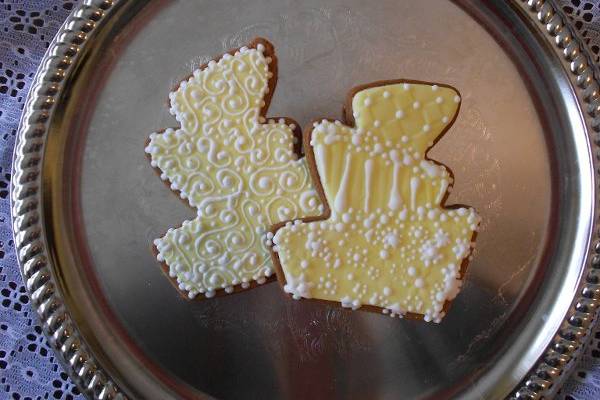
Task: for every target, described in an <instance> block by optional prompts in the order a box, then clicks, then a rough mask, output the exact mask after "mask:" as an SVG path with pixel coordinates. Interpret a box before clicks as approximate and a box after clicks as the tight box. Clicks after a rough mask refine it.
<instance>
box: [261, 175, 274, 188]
mask: <svg viewBox="0 0 600 400" xmlns="http://www.w3.org/2000/svg"><path fill="white" fill-rule="evenodd" d="M270 184H271V179H270V178H267V177H266V176H263V177H262V178H260V179H259V180H258V186H259V187H260V188H261V189H267V188H268V187H269V185H270Z"/></svg>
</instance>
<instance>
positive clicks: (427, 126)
mask: <svg viewBox="0 0 600 400" xmlns="http://www.w3.org/2000/svg"><path fill="white" fill-rule="evenodd" d="M430 130H431V127H430V126H429V124H425V125H423V132H425V133H427V132H429V131H430Z"/></svg>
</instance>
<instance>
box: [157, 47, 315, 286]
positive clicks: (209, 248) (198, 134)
mask: <svg viewBox="0 0 600 400" xmlns="http://www.w3.org/2000/svg"><path fill="white" fill-rule="evenodd" d="M276 74H277V60H276V58H275V55H274V51H273V46H272V45H271V44H270V43H269V42H268V41H266V40H264V39H257V40H255V41H253V42H252V43H251V44H250V45H248V46H247V47H242V48H240V49H238V50H235V51H233V52H231V53H228V54H225V55H223V56H222V57H220V58H219V59H217V60H214V61H211V62H209V63H208V64H207V65H205V66H203V67H201V68H200V69H198V70H196V71H195V72H194V73H193V75H192V76H191V77H190V78H189V79H188V80H186V81H183V82H181V84H180V86H179V87H178V88H177V89H176V90H175V91H174V92H172V93H171V94H170V95H169V99H170V104H171V110H170V111H171V113H172V114H173V115H174V116H175V118H176V119H177V121H178V122H179V123H180V125H181V126H180V127H179V128H177V129H167V130H165V131H164V132H161V133H153V134H151V135H150V141H149V143H148V145H147V147H146V152H147V153H148V155H149V157H150V159H151V164H152V166H153V167H155V168H157V169H158V170H160V172H161V174H160V176H161V178H162V179H163V180H165V181H168V182H169V184H170V187H171V189H172V190H174V191H177V192H178V193H179V195H180V197H181V198H182V199H184V200H185V201H187V202H188V203H189V205H190V206H192V207H193V208H195V209H196V210H197V217H196V218H194V219H192V220H189V221H185V222H183V224H182V225H181V226H179V227H177V228H172V229H169V230H168V232H167V233H166V234H165V235H164V236H163V237H162V238H160V239H156V240H155V241H154V245H155V249H156V252H157V259H158V260H159V261H161V262H163V264H164V268H165V270H166V272H167V273H168V275H169V276H170V277H171V278H173V279H174V280H175V282H176V284H177V286H178V288H179V289H180V290H181V291H182V292H183V293H185V294H186V295H187V296H188V297H189V298H193V297H195V296H196V295H198V294H202V295H204V296H206V297H212V296H214V295H215V294H216V293H217V291H219V290H221V291H222V292H224V293H231V292H233V291H234V290H236V289H244V288H248V287H251V286H253V285H255V284H256V283H264V282H265V281H266V280H268V279H269V278H270V277H272V276H273V274H274V268H273V264H272V261H271V257H270V255H269V248H268V246H269V245H270V244H271V242H270V238H271V237H272V236H271V233H270V232H268V228H269V227H270V226H272V225H273V224H276V223H278V222H280V221H286V220H290V219H295V218H299V217H306V216H311V215H318V214H321V213H322V212H323V208H322V205H321V202H320V198H319V196H318V195H317V193H316V191H315V190H314V189H313V186H312V183H311V179H310V176H309V171H308V168H307V165H306V163H305V160H304V159H298V151H297V150H298V149H299V143H298V138H299V135H300V132H299V129H298V128H297V126H296V124H295V123H293V121H291V120H288V119H285V118H280V119H273V120H266V119H265V114H266V112H267V109H268V106H269V102H270V100H271V96H272V94H273V91H274V89H275V83H276ZM174 223H177V221H174Z"/></svg>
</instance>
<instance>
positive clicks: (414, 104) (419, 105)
mask: <svg viewBox="0 0 600 400" xmlns="http://www.w3.org/2000/svg"><path fill="white" fill-rule="evenodd" d="M412 106H413V108H414V109H415V110H417V109H418V108H419V107H421V103H419V102H418V101H415V102H414V103H413V105H412Z"/></svg>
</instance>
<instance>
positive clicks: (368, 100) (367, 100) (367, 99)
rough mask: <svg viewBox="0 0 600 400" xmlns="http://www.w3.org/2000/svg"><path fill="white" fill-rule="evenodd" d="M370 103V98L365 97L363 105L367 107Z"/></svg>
mask: <svg viewBox="0 0 600 400" xmlns="http://www.w3.org/2000/svg"><path fill="white" fill-rule="evenodd" d="M370 105H371V98H369V97H367V98H366V99H365V107H369V106H370Z"/></svg>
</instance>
